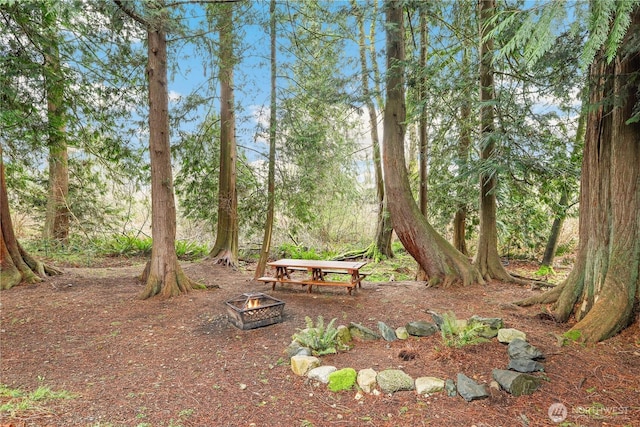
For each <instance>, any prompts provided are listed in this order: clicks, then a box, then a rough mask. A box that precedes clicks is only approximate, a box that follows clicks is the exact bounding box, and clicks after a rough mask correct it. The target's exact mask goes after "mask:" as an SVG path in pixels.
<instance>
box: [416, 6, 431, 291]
mask: <svg viewBox="0 0 640 427" xmlns="http://www.w3.org/2000/svg"><path fill="white" fill-rule="evenodd" d="M418 10H419V11H420V58H419V64H418V68H419V69H420V77H419V79H418V99H417V101H418V104H419V105H420V116H419V119H418V138H419V147H420V149H419V171H420V184H419V188H418V203H419V204H420V212H421V213H422V215H424V216H425V218H426V217H427V206H428V202H429V198H428V191H427V190H428V186H427V183H428V179H429V175H428V163H429V141H428V133H427V131H428V130H427V83H428V80H427V74H426V69H427V40H428V36H429V32H428V28H427V17H426V9H425V8H424V7H421V8H419V9H418ZM416 280H419V281H425V280H428V275H427V272H426V271H424V269H423V268H422V267H420V266H418V270H417V271H416Z"/></svg>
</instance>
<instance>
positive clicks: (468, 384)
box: [457, 373, 489, 402]
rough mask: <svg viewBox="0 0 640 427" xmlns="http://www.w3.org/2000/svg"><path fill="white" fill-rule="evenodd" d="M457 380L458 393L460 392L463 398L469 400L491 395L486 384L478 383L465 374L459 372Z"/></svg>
mask: <svg viewBox="0 0 640 427" xmlns="http://www.w3.org/2000/svg"><path fill="white" fill-rule="evenodd" d="M457 382H458V393H460V396H462V398H463V399H464V400H466V401H467V402H471V401H472V400H478V399H485V398H487V397H489V394H488V393H487V389H486V387H485V386H484V384H478V383H477V382H475V381H473V380H472V379H471V378H469V377H468V376H466V375H465V374H462V373H459V374H458V378H457Z"/></svg>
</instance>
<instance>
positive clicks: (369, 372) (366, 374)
mask: <svg viewBox="0 0 640 427" xmlns="http://www.w3.org/2000/svg"><path fill="white" fill-rule="evenodd" d="M377 376H378V373H377V372H376V371H375V370H373V369H371V368H367V369H361V370H360V371H358V376H357V378H356V381H357V383H358V387H360V388H361V389H362V391H364V392H365V393H372V392H373V390H375V388H376V384H377V383H376V377H377Z"/></svg>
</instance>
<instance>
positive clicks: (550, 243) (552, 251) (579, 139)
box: [540, 100, 587, 267]
mask: <svg viewBox="0 0 640 427" xmlns="http://www.w3.org/2000/svg"><path fill="white" fill-rule="evenodd" d="M583 102H587V100H583ZM586 117H587V116H586V112H585V109H584V108H583V109H582V111H581V112H580V117H579V119H578V129H577V130H576V139H575V141H574V144H573V150H572V153H571V156H574V155H576V154H577V150H578V147H580V146H582V144H583V143H584V132H585V125H586ZM571 196H572V197H573V195H571ZM568 203H569V189H568V188H567V187H565V188H563V189H562V194H561V195H560V200H559V201H558V206H559V211H557V212H556V214H555V217H554V218H553V223H552V224H551V230H550V231H549V239H548V240H547V245H546V247H545V249H544V255H543V256H542V262H541V263H540V264H541V265H543V266H547V267H551V266H553V259H554V257H555V256H556V251H557V250H558V240H559V237H560V232H561V231H562V225H563V224H564V220H565V218H566V216H567V210H568V209H569V206H568Z"/></svg>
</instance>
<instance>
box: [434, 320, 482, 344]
mask: <svg viewBox="0 0 640 427" xmlns="http://www.w3.org/2000/svg"><path fill="white" fill-rule="evenodd" d="M442 320H443V322H442V325H441V326H440V333H441V334H442V341H443V342H444V344H445V345H446V346H447V347H458V348H459V347H464V346H465V345H472V344H479V343H482V342H487V341H488V340H487V339H486V338H482V337H481V336H479V334H480V332H482V330H483V329H485V327H486V326H485V325H483V324H482V323H477V322H471V323H467V324H466V325H465V326H461V325H460V323H459V322H458V319H456V316H455V314H453V313H452V312H449V313H445V314H443V315H442Z"/></svg>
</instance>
